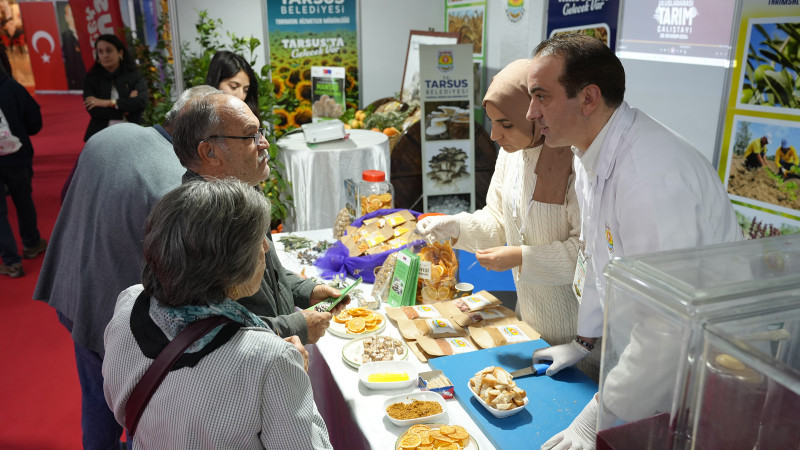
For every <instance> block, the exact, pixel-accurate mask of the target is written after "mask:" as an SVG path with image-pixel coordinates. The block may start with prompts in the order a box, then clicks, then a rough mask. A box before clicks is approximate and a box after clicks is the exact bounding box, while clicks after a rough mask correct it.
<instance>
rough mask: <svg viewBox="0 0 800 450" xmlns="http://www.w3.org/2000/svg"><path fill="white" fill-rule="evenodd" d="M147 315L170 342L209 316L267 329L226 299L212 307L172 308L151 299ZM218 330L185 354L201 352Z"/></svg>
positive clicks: (264, 324) (210, 333) (255, 318)
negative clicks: (193, 324) (191, 325)
mask: <svg viewBox="0 0 800 450" xmlns="http://www.w3.org/2000/svg"><path fill="white" fill-rule="evenodd" d="M149 313H150V318H151V319H153V322H155V324H156V325H158V327H159V328H160V329H161V331H162V332H164V334H165V335H166V336H167V338H168V339H169V340H170V341H171V340H173V339H175V337H176V336H177V335H178V334H179V333H180V332H181V331H183V330H184V329H185V328H186V327H187V326H188V325H189V324H191V323H192V322H194V321H195V320H200V319H205V318H206V317H211V316H225V317H227V318H229V319H231V320H233V321H234V322H237V323H240V324H242V325H243V326H246V327H258V328H269V327H268V326H267V324H266V323H264V321H263V320H261V319H259V318H258V316H256V315H255V314H253V313H252V312H250V311H249V310H248V309H247V308H245V307H244V306H242V305H240V304H238V303H236V302H235V301H233V300H231V299H229V298H226V299H225V300H224V301H223V302H222V303H218V304H213V305H204V306H198V305H188V306H180V307H177V308H173V307H171V306H167V305H165V304H163V303H161V302H159V301H158V300H156V299H154V298H152V297H151V298H150V310H149ZM220 329H222V325H220V326H218V327H216V328H214V329H213V330H211V332H209V333H208V334H206V335H205V336H203V337H202V338H201V339H199V340H198V341H197V342H195V343H194V344H192V346H191V347H189V349H188V350H187V351H186V352H187V353H193V352H197V351H199V350H201V349H202V348H203V347H205V346H206V344H208V343H209V342H211V340H212V339H214V337H215V336H216V335H217V333H218V332H219V330H220Z"/></svg>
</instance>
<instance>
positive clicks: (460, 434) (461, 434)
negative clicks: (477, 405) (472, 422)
mask: <svg viewBox="0 0 800 450" xmlns="http://www.w3.org/2000/svg"><path fill="white" fill-rule="evenodd" d="M453 428H455V429H456V431H455V432H454V433H453V434H451V435H450V436H451V437H453V438H455V439H458V440H461V441H463V440H467V439H469V432H468V431H467V430H466V429H465V428H464V427H462V426H460V425H454V426H453ZM464 445H466V444H464Z"/></svg>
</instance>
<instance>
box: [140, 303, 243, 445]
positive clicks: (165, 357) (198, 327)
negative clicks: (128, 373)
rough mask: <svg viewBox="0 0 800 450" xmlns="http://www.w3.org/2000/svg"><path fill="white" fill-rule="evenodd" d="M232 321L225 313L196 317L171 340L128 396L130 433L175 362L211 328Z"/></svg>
mask: <svg viewBox="0 0 800 450" xmlns="http://www.w3.org/2000/svg"><path fill="white" fill-rule="evenodd" d="M230 322H233V320H231V319H229V318H227V317H225V316H213V317H207V318H205V319H200V320H195V321H194V322H192V323H191V324H189V326H187V327H186V328H185V329H184V330H183V331H181V332H180V333H178V335H177V336H176V337H175V339H173V340H172V342H170V343H169V344H167V346H166V347H164V350H161V353H159V354H158V356H157V357H156V359H155V361H153V364H151V365H150V367H148V368H147V371H146V372H145V373H144V376H142V379H141V380H139V383H138V384H137V385H136V387H135V388H133V392H131V396H130V397H129V398H128V403H127V404H126V405H125V428H126V429H127V430H128V434H129V435H130V436H133V434H134V433H135V432H136V425H138V424H139V418H141V417H142V413H143V412H144V409H145V408H146V407H147V404H148V403H149V402H150V398H151V397H153V393H154V392H155V391H156V389H158V386H159V385H160V384H161V382H162V381H163V380H164V378H165V377H166V376H167V373H169V370H170V368H172V366H173V365H174V364H175V361H177V360H178V358H180V357H181V355H183V353H184V352H186V349H188V348H189V347H191V345H192V344H194V343H195V342H196V341H197V340H198V339H200V338H201V337H203V336H205V335H206V334H208V333H209V332H210V331H211V330H213V329H214V328H216V327H217V326H219V325H224V324H227V323H230Z"/></svg>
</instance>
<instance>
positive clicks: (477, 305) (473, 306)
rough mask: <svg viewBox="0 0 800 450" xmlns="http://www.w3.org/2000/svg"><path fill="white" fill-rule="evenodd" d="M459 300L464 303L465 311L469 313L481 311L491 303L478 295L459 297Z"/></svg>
mask: <svg viewBox="0 0 800 450" xmlns="http://www.w3.org/2000/svg"><path fill="white" fill-rule="evenodd" d="M459 300H461V301H462V302H464V305H466V307H467V309H469V310H470V311H477V310H479V309H483V308H484V307H486V306H488V305H490V304H491V303H492V302H490V301H489V299H487V298H486V297H484V296H482V295H480V294H474V295H468V296H466V297H461V298H460V299H459Z"/></svg>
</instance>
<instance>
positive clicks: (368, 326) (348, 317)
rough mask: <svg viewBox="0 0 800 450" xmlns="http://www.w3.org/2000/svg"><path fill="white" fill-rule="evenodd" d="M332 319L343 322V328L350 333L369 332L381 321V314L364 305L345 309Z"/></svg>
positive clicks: (376, 327) (378, 325) (377, 326)
mask: <svg viewBox="0 0 800 450" xmlns="http://www.w3.org/2000/svg"><path fill="white" fill-rule="evenodd" d="M333 321H334V322H336V323H341V324H344V326H345V330H346V331H347V333H350V334H361V333H369V332H371V331H375V330H377V329H378V328H379V327H380V326H381V324H382V323H383V316H381V315H380V313H374V312H372V311H370V310H369V309H367V308H364V307H361V306H359V307H356V308H350V309H345V310H344V311H342V312H341V313H339V314H338V315H336V316H333Z"/></svg>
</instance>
